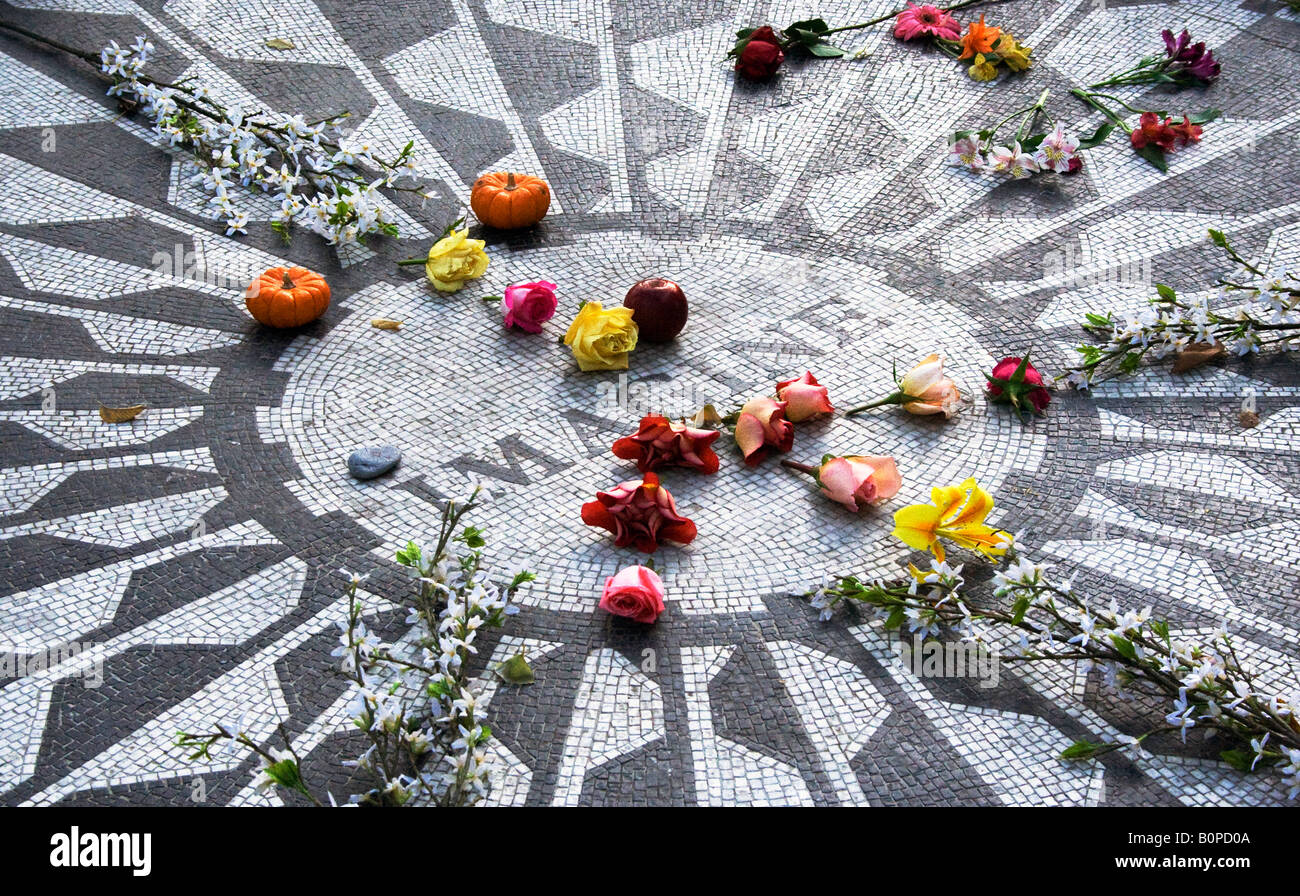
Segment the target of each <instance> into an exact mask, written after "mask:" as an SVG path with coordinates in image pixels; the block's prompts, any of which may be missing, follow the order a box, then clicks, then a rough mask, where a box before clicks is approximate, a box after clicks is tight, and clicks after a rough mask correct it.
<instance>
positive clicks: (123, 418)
mask: <svg viewBox="0 0 1300 896" xmlns="http://www.w3.org/2000/svg"><path fill="white" fill-rule="evenodd" d="M146 407H148V405H143V404H133V405H131V406H130V407H126V408H110V407H105V406H104V405H102V404H101V405H100V406H99V419H101V420H103V421H104V422H105V423H130V422H131V421H132V420H134V419H135V418H136V417H139V416H140V415H141V414H143V413H144V409H145V408H146Z"/></svg>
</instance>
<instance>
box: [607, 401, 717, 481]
mask: <svg viewBox="0 0 1300 896" xmlns="http://www.w3.org/2000/svg"><path fill="white" fill-rule="evenodd" d="M720 435H722V433H720V432H718V430H716V429H694V428H692V427H690V426H687V425H685V424H684V423H673V422H672V421H670V420H669V419H668V418H667V417H664V416H661V415H659V414H646V415H645V416H644V417H642V418H641V428H640V429H638V430H637V431H636V432H635V433H633V434H632V435H630V436H625V437H623V438H621V439H619V440H618V441H617V442H615V443H614V447H613V449H612V450H613V452H614V455H615V456H616V457H621V458H623V459H625V460H634V461H636V466H637V469H638V470H640V471H641V472H642V473H649V472H651V471H653V470H657V469H659V468H660V467H689V468H690V469H692V470H699V471H700V472H701V473H716V472H718V455H717V454H716V453H714V451H713V449H712V448H710V447H709V446H710V445H712V444H713V443H714V442H715V441H717V439H718V436H720Z"/></svg>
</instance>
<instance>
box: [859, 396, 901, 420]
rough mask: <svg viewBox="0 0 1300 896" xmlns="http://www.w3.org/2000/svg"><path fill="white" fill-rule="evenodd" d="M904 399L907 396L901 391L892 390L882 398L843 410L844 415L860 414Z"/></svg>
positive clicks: (899, 402)
mask: <svg viewBox="0 0 1300 896" xmlns="http://www.w3.org/2000/svg"><path fill="white" fill-rule="evenodd" d="M906 400H907V396H906V395H904V394H903V393H902V392H894V393H893V394H891V395H886V396H885V397H884V398H878V399H876V400H875V401H871V402H868V403H866V404H860V405H858V406H857V407H856V408H849V409H848V410H847V411H845V412H844V416H845V417H856V416H857V415H858V414H861V413H863V412H864V411H869V410H871V409H872V408H878V407H882V406H884V405H887V404H902V403H903V402H904V401H906Z"/></svg>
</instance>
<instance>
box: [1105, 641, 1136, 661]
mask: <svg viewBox="0 0 1300 896" xmlns="http://www.w3.org/2000/svg"><path fill="white" fill-rule="evenodd" d="M1110 640H1111V643H1112V644H1114V645H1115V649H1116V650H1117V651H1119V655H1120V656H1122V657H1124V659H1126V660H1136V659H1137V658H1138V655H1137V648H1136V647H1134V646H1133V642H1132V641H1130V640H1129V639H1128V638H1122V637H1120V636H1119V635H1111V636H1110Z"/></svg>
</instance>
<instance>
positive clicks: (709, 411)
mask: <svg viewBox="0 0 1300 896" xmlns="http://www.w3.org/2000/svg"><path fill="white" fill-rule="evenodd" d="M721 423H722V418H721V417H719V416H718V409H717V408H715V407H714V406H713V405H711V404H706V405H705V406H704V407H702V408H700V409H699V410H698V411H696V412H695V416H694V417H692V418H691V425H692V426H719V425H721Z"/></svg>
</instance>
